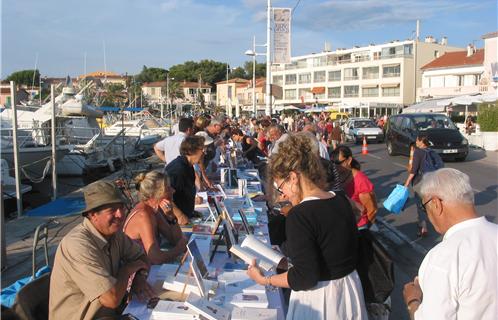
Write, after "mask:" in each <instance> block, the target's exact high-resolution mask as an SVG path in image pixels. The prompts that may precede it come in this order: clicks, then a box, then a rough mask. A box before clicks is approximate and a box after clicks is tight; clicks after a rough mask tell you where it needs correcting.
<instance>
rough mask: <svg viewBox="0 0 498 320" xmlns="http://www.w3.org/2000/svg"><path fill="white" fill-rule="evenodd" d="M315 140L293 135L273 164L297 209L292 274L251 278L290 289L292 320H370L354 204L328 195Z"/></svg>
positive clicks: (290, 248)
mask: <svg viewBox="0 0 498 320" xmlns="http://www.w3.org/2000/svg"><path fill="white" fill-rule="evenodd" d="M314 151H315V150H314V149H313V145H312V143H311V141H310V139H309V138H308V137H307V136H306V135H305V134H302V133H298V134H291V135H290V136H289V137H288V138H287V139H286V140H285V141H284V142H282V143H281V144H280V145H279V152H278V153H276V154H273V155H272V156H271V157H270V160H269V164H268V167H269V174H270V176H271V177H272V178H273V180H274V187H275V189H276V191H277V192H279V193H281V194H283V195H285V196H286V197H287V199H288V200H289V201H290V202H291V203H292V205H293V207H292V209H291V210H290V211H289V213H288V216H287V219H286V237H287V240H286V253H287V255H288V257H289V259H290V262H291V263H292V266H291V267H290V268H289V269H288V271H287V272H285V273H281V274H273V275H266V276H264V275H263V273H262V271H261V269H260V268H259V267H258V266H257V265H256V264H255V262H253V263H252V265H251V266H249V268H248V271H247V273H248V275H249V277H251V278H252V279H253V280H254V281H256V282H257V283H259V284H261V285H272V286H276V287H282V288H291V289H292V293H291V297H290V302H289V309H288V313H287V319H306V320H311V319H368V316H367V312H366V309H365V302H364V299H363V291H362V287H361V282H360V278H359V276H358V273H357V272H356V270H355V266H356V261H357V251H358V250H357V246H358V242H357V241H358V234H357V232H358V231H357V229H356V224H355V218H354V215H353V213H352V209H351V205H350V204H349V201H348V200H347V199H346V198H345V197H344V196H341V195H336V194H335V193H333V192H329V191H325V189H324V188H325V181H324V180H325V176H326V174H325V170H324V167H323V166H322V164H321V162H320V158H319V156H318V155H317V153H316V152H314Z"/></svg>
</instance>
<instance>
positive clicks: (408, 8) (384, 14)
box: [293, 0, 489, 31]
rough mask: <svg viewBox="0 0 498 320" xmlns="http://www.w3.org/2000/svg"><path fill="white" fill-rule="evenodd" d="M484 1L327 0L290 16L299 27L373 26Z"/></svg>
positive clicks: (470, 7) (472, 6) (471, 6)
mask: <svg viewBox="0 0 498 320" xmlns="http://www.w3.org/2000/svg"><path fill="white" fill-rule="evenodd" d="M485 2H488V3H489V1H481V2H479V3H476V2H475V1H472V0H461V1H454V0H440V1H434V0H417V1H413V0H327V1H324V2H322V3H320V4H316V5H313V6H311V5H309V6H308V5H302V6H301V8H300V10H298V11H297V14H296V15H294V17H293V18H294V23H296V24H297V25H299V26H300V27H302V28H308V29H311V30H316V31H319V30H321V31H323V30H324V29H334V30H340V31H347V30H351V29H363V28H365V27H368V28H369V29H375V28H379V27H384V26H386V25H393V24H399V23H407V22H413V21H415V20H417V19H429V18H433V17H435V16H438V15H444V14H447V13H452V12H463V11H465V10H474V9H479V8H481V7H482V6H485V4H484V3H485Z"/></svg>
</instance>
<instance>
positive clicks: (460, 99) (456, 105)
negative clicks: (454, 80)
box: [403, 94, 498, 117]
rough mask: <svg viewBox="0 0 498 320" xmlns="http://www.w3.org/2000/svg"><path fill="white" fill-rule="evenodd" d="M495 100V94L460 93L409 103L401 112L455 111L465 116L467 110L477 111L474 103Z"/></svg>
mask: <svg viewBox="0 0 498 320" xmlns="http://www.w3.org/2000/svg"><path fill="white" fill-rule="evenodd" d="M496 100H498V97H497V95H496V94H485V95H480V94H477V95H462V96H456V97H453V98H444V99H431V100H426V101H422V102H419V103H417V104H414V105H411V106H409V107H408V108H405V109H403V113H415V112H446V111H457V112H465V117H467V113H468V112H469V111H477V106H476V105H475V104H478V103H482V102H494V101H496ZM449 108H450V109H449Z"/></svg>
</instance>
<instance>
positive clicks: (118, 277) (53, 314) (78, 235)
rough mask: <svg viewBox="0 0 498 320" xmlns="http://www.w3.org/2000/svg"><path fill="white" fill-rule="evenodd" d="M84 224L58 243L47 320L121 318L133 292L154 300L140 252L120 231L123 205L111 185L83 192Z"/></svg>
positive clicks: (98, 184)
mask: <svg viewBox="0 0 498 320" xmlns="http://www.w3.org/2000/svg"><path fill="white" fill-rule="evenodd" d="M84 196H85V203H86V208H85V210H84V211H83V213H82V214H83V216H84V218H83V222H82V223H81V224H79V225H77V226H76V227H74V228H73V229H72V230H71V231H69V233H68V234H67V235H66V236H65V237H64V238H63V239H62V241H61V242H60V244H59V247H58V248H57V252H56V254H55V261H54V267H53V270H52V274H51V276H50V298H49V319H53V320H58V319H64V320H71V319H83V320H87V319H88V320H89V319H94V318H101V317H112V316H116V315H119V314H120V313H121V312H122V310H123V309H124V306H125V302H126V299H125V297H126V295H127V291H128V288H129V280H130V277H131V276H132V275H133V274H135V277H134V279H133V282H132V283H131V292H132V293H134V294H137V295H138V298H139V299H141V300H148V299H150V298H152V297H154V296H155V293H154V291H153V289H152V288H151V287H150V286H149V284H148V283H147V273H148V269H149V266H148V264H147V263H146V261H147V257H146V256H145V254H144V253H143V251H142V248H140V246H139V245H138V244H136V243H135V242H133V241H132V240H131V239H130V238H128V237H127V236H126V235H125V234H124V233H123V232H122V231H121V230H122V228H123V222H124V219H125V207H124V203H125V200H124V199H123V198H122V197H121V194H120V192H119V190H118V189H117V188H116V187H115V186H114V184H112V183H111V182H105V181H97V182H94V183H92V184H90V185H88V186H87V187H86V188H85V189H84Z"/></svg>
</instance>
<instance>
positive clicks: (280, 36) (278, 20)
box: [273, 8, 292, 63]
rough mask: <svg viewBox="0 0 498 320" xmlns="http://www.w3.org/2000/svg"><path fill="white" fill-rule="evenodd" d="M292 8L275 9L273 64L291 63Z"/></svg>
mask: <svg viewBox="0 0 498 320" xmlns="http://www.w3.org/2000/svg"><path fill="white" fill-rule="evenodd" d="M291 12H292V10H291V9H290V8H273V50H274V51H273V63H290V62H291Z"/></svg>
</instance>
